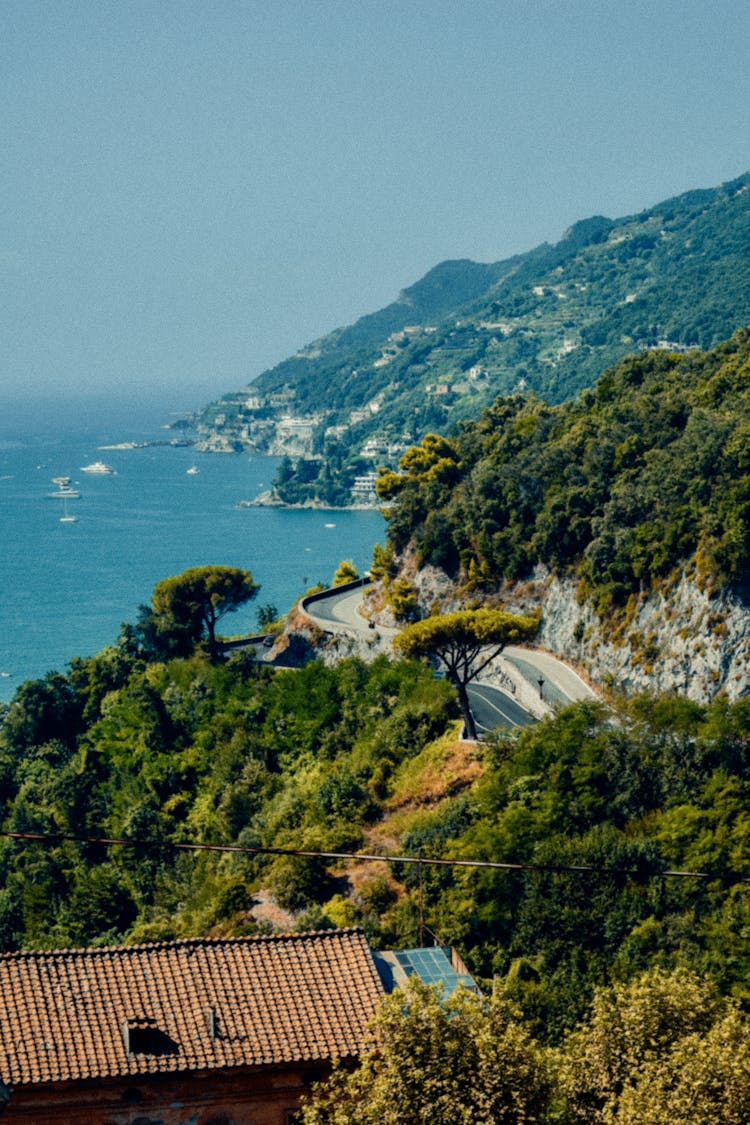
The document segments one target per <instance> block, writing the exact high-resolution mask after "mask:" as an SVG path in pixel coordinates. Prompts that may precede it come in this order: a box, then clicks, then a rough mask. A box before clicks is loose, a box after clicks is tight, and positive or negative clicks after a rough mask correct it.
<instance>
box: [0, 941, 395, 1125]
mask: <svg viewBox="0 0 750 1125" xmlns="http://www.w3.org/2000/svg"><path fill="white" fill-rule="evenodd" d="M381 972H382V965H381ZM386 987H387V983H386V985H384V984H383V983H382V981H381V976H380V974H379V971H378V967H377V966H376V962H375V959H374V956H373V954H372V953H371V951H370V948H369V946H368V944H367V941H366V939H365V937H364V935H363V934H362V932H361V931H360V930H356V929H350V930H327V931H319V932H316V933H305V934H284V935H274V936H263V937H246V938H233V939H210V938H198V939H195V940H186V941H175V942H158V943H155V944H150V945H135V946H117V947H107V948H96V949H74V950H56V951H49V950H43V951H25V952H18V953H5V954H1V955H0V1002H1V1003H2V1009H1V1011H2V1017H1V1018H0V1081H1V1082H2V1084H3V1086H2V1088H0V1095H1V1097H0V1103H1V1104H2V1106H3V1108H2V1109H0V1116H2V1119H3V1120H2V1125H15V1123H16V1122H25V1123H27V1125H28V1123H31V1122H33V1123H34V1125H47V1123H50V1125H54V1123H63V1122H64V1123H65V1125H288V1123H290V1122H292V1121H293V1120H294V1119H295V1111H296V1109H297V1108H298V1106H299V1103H300V1098H301V1096H302V1095H303V1094H304V1093H305V1091H306V1090H308V1089H309V1087H310V1086H311V1084H312V1083H313V1082H314V1081H316V1080H318V1079H319V1078H321V1077H323V1076H325V1075H326V1074H327V1073H328V1072H329V1070H330V1066H331V1060H332V1059H334V1058H341V1059H353V1058H355V1057H356V1056H357V1054H358V1053H359V1051H360V1049H361V1047H362V1043H363V1040H364V1037H365V1031H366V1026H367V1022H368V1020H369V1018H370V1017H371V1015H372V1014H373V1012H374V1010H375V1008H376V1007H377V1005H378V1003H379V1001H380V1000H381V998H382V996H383V994H384V992H385V990H386Z"/></svg>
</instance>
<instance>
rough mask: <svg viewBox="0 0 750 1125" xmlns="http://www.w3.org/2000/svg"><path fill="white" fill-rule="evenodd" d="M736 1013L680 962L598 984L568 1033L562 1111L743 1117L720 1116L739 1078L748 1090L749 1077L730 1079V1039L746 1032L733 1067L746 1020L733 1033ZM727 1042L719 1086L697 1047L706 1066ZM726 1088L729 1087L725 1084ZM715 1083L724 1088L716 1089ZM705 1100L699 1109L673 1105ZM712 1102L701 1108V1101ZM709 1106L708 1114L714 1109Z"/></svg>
mask: <svg viewBox="0 0 750 1125" xmlns="http://www.w3.org/2000/svg"><path fill="white" fill-rule="evenodd" d="M737 1018H738V1013H737V1010H736V1008H735V1007H734V1005H733V1004H732V1002H731V1001H728V1000H725V999H723V998H722V997H721V996H720V995H719V993H718V990H717V989H716V987H715V985H713V984H712V983H711V982H710V981H708V980H704V979H701V978H700V977H697V976H696V975H695V974H693V973H691V972H689V971H687V970H686V969H675V970H674V971H673V972H671V973H668V972H665V971H664V970H663V969H658V968H657V969H653V970H651V971H650V972H647V973H644V974H643V975H642V976H641V977H638V978H637V979H636V980H634V981H630V982H629V983H626V984H623V983H618V984H615V985H613V986H611V987H609V988H601V989H599V990H597V993H596V995H595V997H594V1002H593V1004H592V1007H591V1014H590V1016H589V1018H588V1019H587V1020H586V1021H585V1022H584V1023H583V1024H582V1025H581V1026H580V1027H579V1028H578V1029H577V1030H576V1031H574V1032H573V1033H572V1034H571V1035H570V1036H569V1037H568V1039H567V1041H566V1043H565V1048H564V1051H563V1054H562V1058H561V1065H560V1068H559V1080H560V1086H561V1092H562V1093H563V1095H564V1096H565V1098H566V1103H567V1106H566V1108H567V1113H566V1118H565V1120H566V1121H567V1122H570V1125H618V1123H622V1125H626V1123H627V1125H635V1123H636V1122H638V1123H639V1125H640V1123H645V1122H648V1123H649V1125H655V1123H656V1122H659V1123H661V1122H667V1121H675V1122H676V1121H679V1122H680V1123H681V1125H682V1123H683V1122H684V1123H685V1125H698V1123H700V1125H703V1123H704V1122H706V1123H708V1122H713V1121H722V1122H724V1121H726V1122H732V1123H734V1122H735V1121H737V1122H743V1123H744V1122H746V1121H747V1115H746V1109H747V1101H746V1100H745V1101H744V1103H742V1102H741V1099H740V1104H744V1109H745V1113H744V1116H742V1115H741V1116H740V1117H735V1116H724V1114H723V1113H722V1112H720V1110H721V1107H722V1104H723V1102H724V1101H725V1100H726V1099H729V1102H730V1103H731V1104H732V1105H733V1106H734V1107H736V1106H737V1104H738V1101H737V1096H736V1089H737V1083H738V1080H739V1081H740V1086H741V1089H742V1092H743V1094H744V1096H745V1098H746V1097H747V1094H748V1091H749V1090H750V1077H749V1076H748V1073H747V1072H746V1073H745V1074H744V1075H740V1076H739V1079H738V1075H737V1074H735V1076H734V1081H733V1085H732V1080H731V1079H730V1078H729V1075H730V1072H731V1071H732V1068H733V1065H734V1062H733V1058H734V1061H736V1055H734V1056H733V1052H734V1050H735V1047H732V1048H730V1047H729V1043H730V1041H733V1042H734V1044H735V1046H736V1044H737V1042H738V1040H744V1048H743V1052H744V1053H743V1056H742V1062H741V1064H740V1066H739V1067H738V1068H737V1069H738V1071H742V1069H743V1067H746V1066H747V1063H748V1057H749V1055H750V1052H749V1051H748V1048H747V1023H746V1021H745V1026H744V1028H743V1029H742V1034H741V1035H738V1034H737ZM721 1044H724V1047H725V1048H726V1049H727V1056H726V1057H725V1059H724V1061H723V1065H722V1078H723V1077H727V1078H728V1080H729V1081H730V1086H729V1087H727V1088H726V1089H724V1088H721V1087H722V1081H721V1078H719V1080H718V1082H717V1080H716V1079H717V1074H716V1073H714V1075H713V1079H712V1076H711V1067H710V1066H709V1068H708V1069H707V1068H706V1067H705V1066H701V1067H700V1069H699V1068H698V1067H697V1065H696V1064H697V1061H698V1059H702V1058H703V1047H704V1046H705V1047H706V1048H708V1049H709V1054H710V1056H711V1064H712V1066H714V1067H715V1066H716V1063H717V1056H719V1055H720V1054H721ZM730 1087H731V1088H730ZM720 1088H721V1089H720ZM695 1100H698V1101H700V1102H702V1112H701V1113H696V1114H695V1115H693V1113H692V1112H669V1110H676V1109H677V1108H678V1107H680V1108H681V1109H682V1110H686V1108H688V1107H690V1106H691V1104H693V1107H694V1104H695ZM706 1105H708V1106H709V1111H708V1112H707V1115H706V1110H705V1106H706ZM711 1108H712V1109H713V1115H712V1113H711V1112H710V1110H711Z"/></svg>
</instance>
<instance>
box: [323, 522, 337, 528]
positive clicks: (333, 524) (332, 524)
mask: <svg viewBox="0 0 750 1125" xmlns="http://www.w3.org/2000/svg"><path fill="white" fill-rule="evenodd" d="M323 526H324V527H335V526H336V524H335V523H325V524H323Z"/></svg>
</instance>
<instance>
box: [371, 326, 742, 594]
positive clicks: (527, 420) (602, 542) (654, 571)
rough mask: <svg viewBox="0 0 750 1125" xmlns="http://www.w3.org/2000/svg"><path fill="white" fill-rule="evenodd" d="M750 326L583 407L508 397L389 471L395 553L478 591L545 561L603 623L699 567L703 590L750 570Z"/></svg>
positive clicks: (622, 375) (637, 374)
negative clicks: (563, 574) (414, 556)
mask: <svg viewBox="0 0 750 1125" xmlns="http://www.w3.org/2000/svg"><path fill="white" fill-rule="evenodd" d="M748 449H750V330H747V329H742V330H740V331H738V332H737V333H735V335H734V336H733V337H732V339H731V340H730V341H728V342H727V343H725V344H722V345H720V346H719V347H717V348H715V349H714V350H713V351H710V352H706V353H702V352H691V353H690V354H688V355H684V356H683V355H675V354H669V353H666V352H650V353H645V354H643V355H640V356H636V357H631V358H628V359H624V360H622V361H621V362H620V363H618V364H617V365H616V366H615V367H613V368H611V369H610V370H609V371H608V372H606V373H605V374H604V376H603V377H602V378H601V379H600V381H599V382H598V384H597V385H596V387H595V388H594V389H593V390H591V391H587V392H586V393H585V394H584V395H583V396H582V397H581V399H580V401H579V402H578V403H575V404H568V405H563V406H557V407H550V406H547V405H545V404H544V403H542V402H540V401H539V400H538V399H536V398H533V397H528V396H516V397H514V398H510V399H498V400H497V401H496V402H495V403H494V405H493V406H491V407H490V408H489V409H488V410H486V411H485V412H484V413H483V415H482V416H481V418H480V419H479V421H478V422H476V423H474V424H466V425H465V426H464V427H463V428H462V429H461V431H460V433H459V434H458V435H457V436H456V437H455V438H454V439H453V440H452V441H447V440H446V439H444V438H438V437H436V436H435V435H427V436H426V437H425V438H424V439H423V441H422V443H421V445H419V446H417V447H415V448H414V449H412V450H409V451H408V452H407V453H406V454H405V456H404V457H403V458H402V460H401V472H400V473H394V472H392V471H387V472H384V473H382V474H381V477H380V480H379V481H378V491H379V494H380V495H381V497H382V498H383V499H384V500H388V501H390V502H391V507H390V508H389V510H388V512H387V516H388V522H389V541H390V545H391V548H392V550H395V551H400V550H402V549H403V548H404V547H405V546H406V544H407V543H408V542H409V541H410V540H413V541H414V542H415V543H416V546H417V550H418V553H419V558H420V560H421V561H422V562H423V563H428V562H430V563H434V564H436V565H438V566H441V567H443V568H444V569H445V570H447V571H448V572H449V573H451V574H453V575H455V576H458V575H461V576H462V577H463V579H464V581H467V582H468V583H469V584H470V585H473V586H474V587H475V588H478V589H485V590H488V589H493V588H496V587H498V586H499V585H500V584H501V583H502V581H503V580H504V579H505V578H511V579H517V578H520V577H522V576H524V575H525V574H527V573H528V572H529V571H530V569H531V568H532V567H533V566H534V564H535V563H537V562H544V563H546V564H548V565H549V566H550V567H551V568H552V569H559V570H563V571H566V570H567V571H572V572H573V573H574V574H576V575H577V576H578V577H579V578H580V579H581V580H582V582H583V592H584V593H588V594H589V595H590V596H591V598H592V599H593V601H594V604H595V606H596V608H597V610H598V611H599V612H600V613H606V612H607V611H609V610H611V609H623V608H624V607H625V606H626V604H627V601H628V598H630V597H631V595H633V594H637V593H638V592H640V591H643V590H644V589H645V590H649V589H650V588H652V587H653V586H654V584H657V583H659V582H660V581H662V580H663V579H665V578H667V577H668V576H669V574H670V572H671V571H672V570H673V568H675V567H677V566H681V565H684V564H686V563H688V562H690V561H692V562H693V564H694V566H695V569H696V574H697V576H698V578H699V580H700V581H701V582H703V583H704V584H705V585H708V586H720V585H724V584H728V583H741V582H742V581H743V580H744V579H745V577H746V575H747V573H748V567H749V566H750V518H749V517H750V459H749V458H748Z"/></svg>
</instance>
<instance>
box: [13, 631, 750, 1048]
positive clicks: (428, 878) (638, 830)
mask: <svg viewBox="0 0 750 1125" xmlns="http://www.w3.org/2000/svg"><path fill="white" fill-rule="evenodd" d="M457 715H458V708H457V705H456V700H455V696H454V693H453V691H452V689H451V687H450V685H449V684H448V683H447V682H446V681H445V680H437V679H434V678H433V676H432V675H431V672H430V670H429V668H428V667H426V666H424V665H423V664H420V663H417V662H413V661H402V662H400V663H391V662H389V661H388V660H386V659H385V658H382V657H381V658H378V659H377V660H376V661H375V662H374V663H372V664H371V665H365V664H364V663H362V662H361V661H360V660H358V659H353V658H350V659H346V660H344V661H342V662H341V663H340V664H338V665H337V666H336V667H334V668H326V667H324V666H323V665H322V664H321V663H319V662H317V661H315V662H313V663H311V664H309V665H307V666H306V667H304V668H301V669H297V670H293V671H285V672H280V673H274V672H273V671H272V670H270V669H269V668H267V667H265V666H262V665H258V664H256V663H254V662H253V661H251V660H250V659H248V658H247V657H246V656H243V655H241V654H239V655H236V656H234V657H232V658H231V659H230V660H228V661H226V662H223V663H222V662H212V661H211V660H210V659H209V658H208V655H207V654H205V653H203V652H201V651H200V648H199V649H197V650H196V652H195V653H194V654H193V655H191V656H187V657H179V658H173V659H170V660H167V661H163V660H155V659H153V658H152V657H151V655H150V654H149V652H148V650H147V649H146V648H144V647H142V646H140V645H139V643H138V635H137V630H132V629H129V628H125V629H124V630H123V634H122V636H121V638H120V641H119V642H118V644H117V645H114V646H111V647H110V648H107V649H105V650H103V652H101V653H100V654H99V655H98V656H96V657H92V658H89V659H86V660H75V661H73V663H72V664H71V667H70V669H69V671H68V672H67V673H66V674H60V673H54V674H50V675H48V676H47V677H45V678H44V679H43V680H40V681H32V682H29V683H26V684H24V685H22V687H21V688H20V689H19V690H18V692H17V693H16V696H15V698H14V700H13V702H12V703H11V704H10V705H9V707H8V708H7V712H6V714H5V715H4V717H3V723H2V728H1V729H0V793H1V794H2V801H3V812H2V830H3V831H4V832H13V833H34V832H41V833H51V834H59V836H73V837H86V836H96V837H100V836H106V837H114V838H117V839H123V840H126V841H131V846H116V847H104V846H102V845H96V844H91V843H83V842H75V840H69V839H62V838H58V839H57V841H56V842H55V843H54V844H53V845H51V846H50V845H44V844H41V843H37V842H34V841H33V840H27V839H21V838H16V839H10V838H6V839H5V840H4V841H3V843H2V847H0V945H2V947H3V948H6V949H13V948H17V947H19V946H31V947H39V946H46V947H50V946H64V945H69V944H74V945H80V944H90V943H94V944H96V943H102V942H113V941H114V942H119V941H122V940H128V941H138V940H148V939H157V938H168V937H178V936H187V935H191V934H198V933H206V932H209V931H211V932H222V933H246V932H253V931H254V930H255V929H257V926H258V922H257V921H255V920H254V918H253V914H252V911H251V907H252V902H253V894H254V892H256V891H257V890H259V889H261V888H264V889H265V891H266V892H267V893H270V894H272V895H273V896H274V897H275V899H276V902H277V903H278V904H279V905H280V906H282V907H283V908H285V909H288V910H292V911H294V912H296V913H297V920H296V924H297V925H298V926H299V927H301V928H310V927H316V926H327V925H331V924H342V923H346V924H351V923H359V924H362V925H364V926H365V928H366V931H367V933H368V935H369V937H370V939H371V940H372V941H373V942H374V943H375V945H381V946H385V947H391V948H392V947H394V946H395V947H399V946H405V947H409V946H413V945H416V944H417V943H418V941H419V903H420V901H421V903H422V909H423V911H424V917H425V921H426V923H427V925H428V926H429V927H430V928H431V930H433V931H434V932H435V933H437V934H439V935H440V937H441V940H443V941H445V942H446V943H449V944H454V945H456V946H457V947H458V948H459V949H460V950H461V952H462V954H463V956H464V957H465V958H466V960H467V962H468V964H469V965H470V968H471V969H472V971H473V972H474V973H475V975H476V976H477V977H478V978H479V979H480V980H484V981H489V980H490V979H491V978H493V977H497V978H499V979H501V980H502V981H503V987H504V989H505V991H506V993H507V995H508V997H509V999H511V1000H512V1001H513V1003H515V1004H517V1005H518V1006H519V1008H520V1009H521V1010H522V1011H523V1012H524V1015H525V1018H526V1019H527V1021H528V1024H529V1027H530V1029H531V1033H532V1034H533V1035H534V1036H535V1037H536V1038H538V1039H540V1040H541V1041H552V1042H554V1041H560V1040H561V1039H562V1037H563V1036H564V1033H565V1031H566V1029H568V1028H570V1026H571V1025H572V1024H573V1023H574V1022H575V1021H576V1020H578V1019H580V1018H583V1017H584V1016H585V1014H586V1011H587V1009H588V1004H589V1002H590V1000H591V998H592V996H593V993H594V990H595V988H596V987H598V986H601V985H603V984H606V983H608V982H611V981H613V980H615V981H618V980H619V981H627V980H629V979H630V978H632V977H633V976H635V975H637V974H639V973H641V972H643V971H645V970H648V969H650V968H652V967H655V966H660V967H663V968H670V969H671V968H675V969H676V968H680V967H691V968H692V969H694V970H695V971H696V972H699V973H700V974H702V975H705V976H706V977H709V978H711V979H713V980H714V981H715V982H716V984H717V986H718V987H719V988H720V990H721V992H722V993H724V994H731V995H734V996H735V997H737V998H738V999H741V1000H743V1001H745V1000H750V991H749V990H748V986H747V981H748V979H749V978H750V952H748V948H747V942H746V941H745V938H744V935H745V933H746V930H747V927H748V925H750V913H749V911H750V905H749V903H748V893H747V886H748V884H747V882H746V880H747V879H748V878H750V868H749V866H748V864H749V862H750V861H749V860H748V856H747V854H746V852H747V849H746V847H745V843H746V840H747V837H748V834H749V833H750V818H749V815H748V807H749V806H748V786H749V785H750V742H748V735H747V732H748V730H750V701H748V700H742V701H740V702H738V703H736V704H734V705H732V706H730V705H728V704H727V703H726V702H722V701H718V702H715V703H714V704H712V705H710V706H705V707H701V706H697V705H696V704H693V703H689V702H687V701H683V700H680V699H676V698H675V699H669V698H667V699H663V700H660V699H643V700H641V699H637V700H634V701H632V702H631V703H629V704H627V705H626V704H623V705H622V706H621V708H620V710H619V711H617V712H612V711H610V710H608V709H607V708H605V707H604V706H603V705H600V704H593V703H585V704H579V705H577V706H575V707H571V708H569V709H567V710H566V711H563V712H561V713H560V714H559V715H557V716H555V717H553V718H551V719H549V720H547V721H546V722H542V723H539V724H538V725H537V726H536V727H534V728H531V729H526V730H524V731H523V732H522V733H520V734H514V733H509V734H507V735H503V736H499V737H496V738H495V739H492V740H490V741H489V742H488V743H487V744H485V745H483V746H479V747H473V746H470V745H469V744H467V743H461V742H459V741H457V737H456V736H457V730H458V725H457ZM183 841H186V842H188V841H189V842H195V843H204V844H205V843H213V844H220V845H224V844H237V845H242V846H246V847H249V848H259V847H271V848H292V849H294V848H305V849H309V850H322V851H351V852H356V851H357V850H365V851H368V852H372V851H377V852H380V853H381V854H383V855H384V856H386V857H387V855H388V854H389V853H390V854H394V852H395V854H411V855H416V854H419V855H421V856H423V857H424V858H426V859H428V858H429V857H430V856H437V857H441V858H448V859H451V858H453V859H457V860H466V859H472V860H474V859H475V860H480V861H497V860H500V861H504V862H505V861H507V862H512V863H522V864H528V865H531V868H530V869H529V870H505V869H493V868H482V867H480V868H475V867H456V868H452V867H435V868H432V867H429V866H424V867H423V868H422V873H421V879H420V873H419V872H418V871H417V869H416V868H415V867H414V866H410V865H403V864H400V863H398V862H397V861H392V862H390V863H387V862H383V863H378V864H375V865H372V864H365V863H354V864H351V863H349V864H347V863H345V862H339V863H335V862H331V861H326V860H323V859H304V858H297V857H294V856H289V855H276V856H269V855H263V854H254V853H248V854H224V853H214V852H200V853H190V852H175V851H174V850H173V849H172V848H171V847H170V845H171V844H174V843H178V842H183ZM568 867H572V868H578V869H581V868H582V870H578V871H576V870H573V871H569V870H566V868H568ZM682 869H684V870H694V871H705V872H708V873H709V874H710V878H703V879H670V878H668V877H665V876H663V875H661V874H660V872H662V871H664V870H682ZM285 924H286V925H289V924H291V923H289V922H287V923H285Z"/></svg>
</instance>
